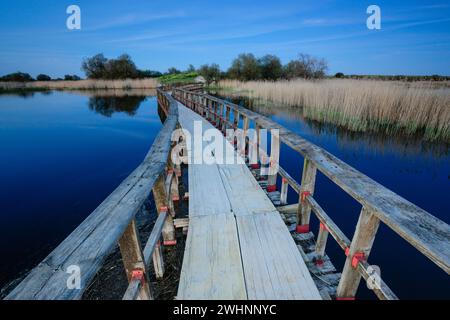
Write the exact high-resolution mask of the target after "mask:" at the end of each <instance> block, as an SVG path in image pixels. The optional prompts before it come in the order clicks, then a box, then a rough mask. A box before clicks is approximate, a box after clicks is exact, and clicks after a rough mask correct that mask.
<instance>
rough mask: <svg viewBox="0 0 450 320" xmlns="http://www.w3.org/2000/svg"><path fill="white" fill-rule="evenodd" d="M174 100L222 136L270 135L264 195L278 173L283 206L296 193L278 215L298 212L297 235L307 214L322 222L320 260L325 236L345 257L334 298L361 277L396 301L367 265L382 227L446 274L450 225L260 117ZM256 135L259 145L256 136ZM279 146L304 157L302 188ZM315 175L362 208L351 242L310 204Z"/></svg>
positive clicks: (206, 99)
mask: <svg viewBox="0 0 450 320" xmlns="http://www.w3.org/2000/svg"><path fill="white" fill-rule="evenodd" d="M172 95H173V96H174V97H175V98H176V99H177V100H179V101H180V102H182V103H183V104H185V105H186V106H188V107H190V108H191V109H193V110H194V111H196V112H198V113H200V114H201V115H203V116H204V117H205V118H206V119H207V120H209V121H210V122H211V123H212V124H213V125H215V126H216V127H217V128H218V129H220V130H222V131H223V132H225V130H226V129H230V128H231V129H237V128H240V129H242V130H243V131H244V132H245V131H246V130H248V129H249V126H250V123H251V121H253V126H254V128H255V129H256V130H257V132H259V131H260V129H262V128H264V129H267V130H270V131H271V134H272V136H271V152H270V153H271V154H270V156H268V155H266V154H264V151H263V150H261V148H259V147H258V148H257V150H258V153H259V154H260V155H259V158H260V159H261V158H263V157H264V156H266V157H269V161H267V162H268V163H269V166H270V168H269V169H270V170H269V171H268V172H269V176H268V178H267V180H268V191H269V190H270V189H271V190H273V189H274V188H276V180H277V174H280V175H281V177H282V186H281V198H280V199H281V202H282V203H283V202H284V203H286V199H287V191H288V186H290V187H292V188H293V189H294V190H295V191H296V192H297V193H298V195H299V201H298V203H297V204H295V205H291V206H285V207H282V208H280V211H291V212H292V210H294V211H295V212H296V213H297V232H299V233H307V232H309V231H310V228H309V222H310V215H311V212H313V213H314V214H315V215H316V216H317V218H318V219H319V220H320V229H319V232H318V236H317V241H316V248H315V251H316V255H317V257H318V258H320V257H321V256H323V255H324V252H325V247H326V243H327V238H328V236H329V235H331V236H332V237H333V238H334V239H335V240H336V241H337V243H338V244H339V246H340V247H341V248H342V249H343V250H344V252H345V254H346V256H347V258H346V262H345V266H344V268H343V271H342V276H341V279H340V282H339V285H338V288H337V298H339V299H352V298H354V297H355V294H356V291H357V289H358V286H359V283H360V281H361V277H362V278H364V279H365V280H366V281H372V280H375V281H377V283H378V285H375V286H372V288H373V291H374V293H375V294H376V295H377V296H378V298H380V299H397V297H396V295H395V294H394V293H393V292H392V291H391V290H390V289H389V287H388V286H387V285H386V284H385V283H384V282H383V280H382V279H373V276H374V274H373V273H372V271H371V269H370V265H369V264H368V262H367V261H368V258H369V255H370V251H371V249H372V245H373V242H374V239H375V236H376V233H377V230H378V227H379V225H380V222H383V223H384V224H385V225H387V226H388V227H389V228H390V229H391V230H393V231H395V232H396V233H397V234H398V235H399V236H400V237H402V238H403V239H405V240H406V241H407V242H408V243H410V244H411V245H412V246H414V247H415V248H416V249H417V250H418V251H419V252H421V253H422V254H423V255H425V256H426V257H428V258H429V259H430V260H431V261H433V262H434V263H435V264H437V265H438V266H439V267H440V268H441V269H442V270H444V271H445V272H446V273H448V274H449V273H450V226H449V225H448V224H446V223H445V222H443V221H441V220H439V219H438V218H436V217H434V216H432V215H431V214H429V213H428V212H426V211H424V210H423V209H421V208H419V207H417V206H416V205H414V204H413V203H411V202H409V201H407V200H405V199H404V198H402V197H400V196H399V195H397V194H395V193H394V192H392V191H391V190H389V189H387V188H385V187H384V186H382V185H380V184H379V183H377V182H375V181H374V180H372V179H370V178H369V177H367V176H366V175H364V174H363V173H361V172H359V171H357V170H356V169H354V168H352V167H351V166H349V165H348V164H346V163H345V162H343V161H341V160H340V159H338V158H336V157H335V156H333V155H332V154H330V153H328V152H327V151H325V150H324V149H322V148H320V147H318V146H316V145H314V144H312V143H310V142H309V141H307V140H305V139H303V138H301V137H300V136H298V135H297V134H295V133H293V132H291V131H289V130H288V129H286V128H284V127H282V126H280V125H279V124H277V123H275V122H273V121H271V120H270V119H268V118H266V117H264V116H262V115H260V114H258V113H255V112H252V111H250V110H248V109H246V108H244V107H242V106H238V105H236V104H233V103H231V102H228V101H224V100H222V99H218V98H216V97H213V96H211V95H208V94H203V93H196V92H192V91H188V90H185V89H183V88H175V89H174V90H173V92H172ZM231 113H233V119H231ZM241 120H242V121H241ZM272 129H278V131H275V130H274V131H272ZM256 136H257V142H256V143H257V144H258V143H259V141H260V137H259V133H257V135H256ZM280 142H282V143H285V144H286V145H287V146H289V147H290V148H292V149H293V150H295V151H297V152H298V153H300V154H301V155H302V156H303V158H304V163H303V171H302V181H301V184H299V183H297V182H296V181H295V180H294V179H293V178H292V177H291V176H290V175H289V174H288V173H287V172H286V171H285V170H283V168H281V166H279V158H280ZM247 143H248V142H247ZM245 148H247V147H245ZM317 170H319V171H320V172H322V173H323V174H324V175H325V176H326V177H328V178H329V179H330V180H331V181H333V182H334V183H335V184H336V185H337V186H339V187H340V188H341V189H342V190H344V191H345V192H346V193H348V194H349V195H350V196H352V197H353V198H354V199H355V200H356V201H358V202H359V203H360V204H361V205H362V210H361V213H360V216H359V220H358V223H357V225H356V229H355V232H354V235H353V239H352V240H351V241H350V240H349V239H348V238H347V237H346V236H345V234H344V233H343V232H342V231H341V230H340V228H339V227H338V226H337V225H336V224H335V223H334V222H333V220H332V219H331V218H330V217H329V216H328V215H327V214H326V213H325V211H324V210H323V209H322V208H321V207H320V205H319V204H318V203H317V201H316V200H315V199H314V188H315V180H316V173H317ZM271 172H272V174H270V173H271ZM273 173H274V174H273ZM371 277H372V278H371Z"/></svg>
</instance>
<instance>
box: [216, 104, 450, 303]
mask: <svg viewBox="0 0 450 320" xmlns="http://www.w3.org/2000/svg"><path fill="white" fill-rule="evenodd" d="M225 97H226V96H225ZM226 98H229V99H230V100H232V101H233V102H235V103H242V104H243V105H245V106H247V107H249V108H250V109H252V110H254V111H258V112H261V113H263V114H265V115H266V116H268V117H270V118H271V119H273V120H274V121H276V122H278V123H280V124H282V125H283V126H285V127H286V128H288V129H290V130H292V131H293V132H296V133H297V134H299V135H301V136H302V137H304V138H305V139H307V140H309V141H311V142H313V143H314V144H316V145H318V146H320V147H322V148H324V149H326V150H327V151H329V152H331V153H332V154H334V155H335V156H337V157H338V158H340V159H341V160H343V161H345V162H347V163H348V164H350V165H351V166H353V167H354V168H356V169H358V170H360V171H361V172H363V173H364V174H366V175H368V176H369V177H371V178H372V179H374V180H375V181H377V182H379V183H381V184H382V185H384V186H386V187H387V188H389V189H391V190H393V191H394V192H396V193H397V194H399V195H401V196H402V197H404V198H406V199H408V200H409V201H411V202H413V203H414V204H416V205H418V206H419V207H421V208H423V209H425V210H427V211H428V212H429V213H431V214H433V215H435V216H436V217H438V218H440V219H441V220H443V221H445V222H446V223H450V150H449V145H445V144H435V145H430V144H424V143H421V142H420V141H415V140H414V139H413V138H408V139H402V138H393V137H382V136H377V135H371V136H369V135H367V134H355V133H349V132H346V131H345V130H337V129H336V128H335V127H332V126H331V127H330V126H328V127H327V126H324V125H320V124H318V123H313V122H309V121H306V120H305V119H304V118H303V117H302V115H301V112H300V111H299V110H300V109H299V108H295V107H291V108H280V107H273V106H271V105H270V104H268V103H264V102H261V101H259V102H258V101H252V100H249V99H245V98H239V97H226ZM280 163H281V166H282V167H283V168H284V169H286V171H288V172H289V173H290V174H291V175H292V176H293V177H294V178H296V180H297V181H301V170H302V165H303V158H302V157H301V156H300V155H299V154H298V153H297V152H295V151H293V150H292V149H290V148H289V147H287V146H285V145H282V149H281V159H280ZM279 180H280V179H279ZM280 184H281V181H278V185H279V187H280ZM314 197H315V198H316V199H317V201H318V202H319V204H320V205H321V206H322V207H323V208H324V209H325V211H326V212H327V213H328V215H329V216H331V217H332V218H333V220H334V221H335V222H336V224H337V225H338V226H339V227H340V228H341V229H342V230H343V231H344V233H345V234H346V235H347V237H349V238H350V239H351V237H352V236H353V232H354V229H355V226H356V223H357V219H358V216H359V213H360V210H361V206H360V205H359V204H358V203H357V202H356V201H355V200H353V199H352V198H351V197H350V196H348V195H347V194H346V193H345V192H343V191H342V190H340V189H339V188H338V187H337V186H336V185H335V184H333V183H332V182H331V181H330V180H329V179H328V178H326V177H325V176H324V175H322V174H319V175H318V177H317V181H316V192H315V195H314ZM288 200H289V203H296V202H297V201H298V196H297V195H296V194H295V192H294V191H293V190H290V193H289V196H288ZM312 228H313V231H314V232H315V233H316V234H317V230H318V221H317V220H316V219H313V223H312ZM327 253H328V255H329V256H330V257H331V259H332V261H333V263H334V264H335V266H336V267H337V269H338V270H342V267H343V263H344V261H345V256H344V253H343V251H342V250H341V248H340V247H338V245H337V244H336V242H335V241H334V239H333V238H332V237H330V238H329V240H328V244H327ZM369 262H370V263H371V264H373V265H378V266H379V267H380V268H381V276H382V278H383V279H384V281H385V282H386V283H387V284H388V285H389V286H390V287H391V289H392V290H393V291H394V292H395V293H396V294H397V295H398V296H399V298H401V299H407V298H411V299H414V298H438V299H440V298H446V299H448V298H450V277H449V276H448V275H447V274H446V273H445V272H444V271H442V270H441V269H440V268H439V267H437V266H436V265H435V264H434V263H432V262H431V261H430V260H428V259H427V258H425V257H424V256H422V255H421V254H419V253H418V251H416V249H414V248H413V247H412V246H410V245H409V244H408V243H407V242H406V241H404V240H403V239H402V238H400V237H399V236H398V235H397V234H395V233H394V232H393V231H391V230H390V229H388V228H387V227H386V226H384V225H382V226H381V227H380V229H379V231H378V233H377V237H376V240H375V243H374V246H373V250H372V253H371V256H370V259H369ZM359 296H360V297H363V298H373V297H374V295H373V294H372V293H371V292H370V291H368V290H367V289H366V288H365V286H364V285H361V286H360V291H359Z"/></svg>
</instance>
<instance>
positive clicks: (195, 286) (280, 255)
mask: <svg viewBox="0 0 450 320" xmlns="http://www.w3.org/2000/svg"><path fill="white" fill-rule="evenodd" d="M178 112H179V123H180V125H181V127H182V128H183V129H186V130H188V131H189V132H190V133H191V134H193V132H194V121H199V122H201V124H202V127H203V130H207V129H212V130H217V129H215V128H214V127H213V126H212V125H211V124H210V123H209V122H207V121H206V120H205V119H203V118H202V117H201V116H200V115H198V114H196V113H195V112H193V111H191V110H190V109H188V108H187V107H185V106H183V105H182V104H181V103H178ZM221 137H222V136H221ZM192 143H193V142H192ZM221 143H223V145H224V146H225V148H227V151H226V154H227V155H230V154H233V156H237V155H236V154H235V151H234V148H233V147H232V145H231V144H230V143H229V142H228V141H227V140H226V139H225V138H223V137H222V141H221ZM202 149H203V148H202ZM230 150H231V152H230ZM208 156H209V155H208ZM189 157H190V159H191V161H192V160H193V159H194V152H191V153H190V154H189ZM211 157H212V158H214V157H215V155H213V154H211ZM209 160H212V159H209ZM215 160H217V159H215ZM219 160H220V159H219ZM208 163H210V161H208ZM220 163H221V162H220V161H216V163H214V164H195V163H191V164H189V169H188V170H189V218H190V221H189V233H188V237H187V242H186V249H185V255H184V260H183V267H182V270H181V278H180V285H179V289H178V296H177V298H178V299H225V300H227V299H321V296H320V294H319V291H318V289H317V287H316V285H315V284H314V281H313V279H312V277H311V275H310V273H309V271H308V269H307V267H306V265H305V262H304V261H303V259H302V257H301V254H300V252H299V251H298V248H297V246H296V244H295V242H294V240H293V239H292V237H291V235H290V233H289V231H288V229H287V227H286V225H285V224H284V222H283V220H282V219H281V217H280V214H279V213H278V211H277V209H276V208H275V207H274V205H273V204H272V202H271V201H270V199H269V198H268V197H267V195H266V193H265V192H264V190H263V189H262V188H261V187H260V185H259V184H258V182H257V181H256V179H255V178H254V177H253V175H252V174H251V172H250V170H249V169H248V168H247V166H246V165H245V164H220Z"/></svg>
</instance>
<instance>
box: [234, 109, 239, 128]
mask: <svg viewBox="0 0 450 320" xmlns="http://www.w3.org/2000/svg"><path fill="white" fill-rule="evenodd" d="M233 123H234V126H233V129H235V130H236V129H237V128H238V126H239V112H238V111H237V110H236V109H233Z"/></svg>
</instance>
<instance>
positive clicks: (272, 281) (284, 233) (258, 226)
mask: <svg viewBox="0 0 450 320" xmlns="http://www.w3.org/2000/svg"><path fill="white" fill-rule="evenodd" d="M236 221H237V226H238V231H239V239H240V245H241V251H242V264H243V266H244V274H245V280H246V284H247V294H248V298H249V299H308V300H310V299H321V296H320V294H319V291H318V289H317V287H316V285H315V284H314V282H313V280H312V278H311V275H310V274H309V271H308V269H307V267H306V265H305V263H304V261H303V260H302V257H301V256H300V253H299V252H298V250H297V247H296V245H295V242H294V240H293V239H292V237H290V234H289V232H288V230H287V228H286V226H285V225H284V223H283V221H282V220H281V218H280V216H279V214H278V213H277V212H272V213H260V214H250V215H240V216H237V217H236Z"/></svg>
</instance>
